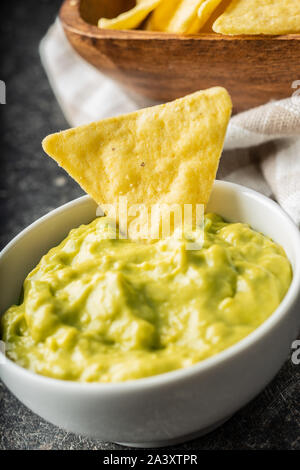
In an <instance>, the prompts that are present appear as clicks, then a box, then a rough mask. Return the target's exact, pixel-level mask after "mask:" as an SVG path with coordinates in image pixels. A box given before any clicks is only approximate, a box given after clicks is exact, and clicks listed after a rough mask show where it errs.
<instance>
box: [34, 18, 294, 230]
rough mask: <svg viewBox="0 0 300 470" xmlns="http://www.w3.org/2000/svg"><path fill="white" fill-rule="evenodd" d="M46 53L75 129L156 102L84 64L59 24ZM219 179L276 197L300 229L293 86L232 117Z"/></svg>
mask: <svg viewBox="0 0 300 470" xmlns="http://www.w3.org/2000/svg"><path fill="white" fill-rule="evenodd" d="M40 55H41V60H42V63H43V65H44V68H45V70H46V73H47V75H48V78H49V81H50V84H51V86H52V88H53V91H54V93H55V95H56V98H57V100H58V102H59V104H60V106H61V108H62V111H63V113H64V115H65V117H66V119H67V121H68V122H69V123H70V126H78V125H80V124H85V123H88V122H91V121H96V120H99V119H103V118H106V117H110V116H116V115H118V114H123V113H128V112H131V111H134V110H136V109H138V108H141V107H144V106H148V105H149V104H151V103H149V100H147V101H146V100H145V101H144V103H143V102H141V101H139V104H137V103H136V102H135V101H134V100H133V99H132V98H131V97H130V96H128V95H127V94H126V92H125V91H123V90H122V89H121V88H120V87H119V86H118V85H117V84H116V83H115V82H113V81H112V80H110V79H109V78H107V77H105V76H104V75H102V74H101V73H100V72H98V71H97V70H96V69H94V68H93V67H92V66H90V65H89V64H88V63H86V62H85V61H83V60H82V59H81V58H80V57H79V56H78V55H77V54H76V52H75V51H74V50H73V49H72V47H71V46H70V44H69V43H68V41H67V39H66V37H65V35H64V32H63V29H62V27H61V25H60V23H59V20H57V21H56V22H55V23H54V25H53V26H51V28H50V29H49V31H48V32H47V34H46V36H45V37H44V38H43V40H42V42H41V44H40ZM299 79H300V77H299ZM291 85H292V84H291ZM299 86H300V82H299ZM293 91H294V93H293ZM245 93H247V90H245ZM153 104H154V103H153ZM218 178H219V179H224V180H227V181H233V182H236V183H240V184H243V185H245V186H248V187H251V188H253V189H256V190H257V191H260V192H262V193H264V194H266V195H267V196H270V197H273V198H275V199H276V200H277V201H278V202H279V204H280V205H281V206H282V207H283V208H284V209H285V210H286V212H287V213H288V214H289V215H290V216H291V217H292V218H293V220H294V221H295V223H296V224H298V225H300V96H299V93H298V94H297V92H296V93H295V90H293V88H292V87H291V97H290V98H288V99H285V100H281V101H274V102H270V103H267V104H265V105H264V106H260V107H258V108H254V109H251V110H249V111H246V112H244V113H240V114H237V115H235V116H233V117H232V119H231V121H230V124H229V127H228V132H227V137H226V141H225V148H224V153H223V156H222V159H221V164H220V168H219V171H218Z"/></svg>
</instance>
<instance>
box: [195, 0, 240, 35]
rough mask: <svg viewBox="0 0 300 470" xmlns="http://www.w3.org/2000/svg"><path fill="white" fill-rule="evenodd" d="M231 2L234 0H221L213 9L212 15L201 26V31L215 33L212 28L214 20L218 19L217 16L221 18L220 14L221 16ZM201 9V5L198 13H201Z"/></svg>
mask: <svg viewBox="0 0 300 470" xmlns="http://www.w3.org/2000/svg"><path fill="white" fill-rule="evenodd" d="M231 2H232V0H221V2H220V3H219V5H218V6H217V7H216V8H215V9H214V10H213V12H212V13H211V15H210V16H209V18H208V19H207V21H206V22H205V23H204V25H203V26H202V27H201V31H200V33H209V34H211V33H214V31H213V29H212V27H213V24H214V22H215V21H216V19H217V18H219V16H221V15H222V14H223V13H224V11H225V10H226V8H227V7H228V6H229V5H230V3H231ZM200 10H201V7H200V8H199V11H198V15H199V12H200Z"/></svg>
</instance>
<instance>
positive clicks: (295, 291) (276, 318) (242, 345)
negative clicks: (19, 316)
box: [0, 180, 300, 393]
mask: <svg viewBox="0 0 300 470" xmlns="http://www.w3.org/2000/svg"><path fill="white" fill-rule="evenodd" d="M214 185H216V186H220V187H222V186H223V187H225V188H226V187H227V188H231V189H233V190H234V191H235V192H236V193H237V194H238V193H241V192H243V193H244V194H246V195H249V196H250V197H252V198H253V199H254V200H256V201H257V202H258V203H259V202H261V203H263V204H264V205H265V206H267V207H268V209H270V210H272V209H273V210H275V211H277V213H278V216H279V217H281V218H282V219H283V221H284V222H285V226H286V230H287V231H289V238H291V239H292V245H293V247H294V248H295V250H296V258H297V260H296V262H295V266H294V269H293V278H292V282H291V284H290V287H289V289H288V291H287V293H286V295H285V297H284V298H283V300H282V301H281V303H280V304H279V306H278V307H277V308H276V310H275V311H274V312H273V313H272V314H271V315H270V316H269V317H268V318H267V319H266V320H265V321H264V322H263V323H262V324H261V325H259V326H258V327H257V328H256V329H255V330H253V331H252V332H251V333H250V334H249V335H247V336H246V337H245V338H243V339H242V340H240V341H238V342H237V343H235V344H233V345H232V346H230V347H228V348H226V349H224V350H223V351H221V352H219V353H217V354H215V355H213V356H211V357H208V358H207V359H203V360H202V361H199V362H198V363H196V364H193V365H191V366H189V367H186V368H182V369H176V370H173V371H170V372H165V373H162V374H157V375H153V376H149V377H144V378H139V379H132V380H128V381H124V382H107V383H106V382H78V381H73V380H63V379H56V378H52V377H48V376H44V375H40V374H37V373H35V372H33V371H31V370H29V369H25V368H23V367H22V366H20V365H18V364H17V363H15V362H14V361H12V360H11V359H9V358H8V357H7V356H6V355H5V354H4V353H2V352H1V351H0V357H1V356H4V361H3V364H0V377H1V375H2V374H1V367H7V366H8V367H10V368H12V370H13V371H14V372H15V373H17V374H20V375H21V376H23V377H24V378H25V379H26V378H27V379H28V380H33V381H37V382H40V381H42V383H43V384H45V385H48V386H49V387H56V386H58V387H62V388H65V389H69V390H72V391H76V392H79V391H84V392H91V393H93V392H97V393H99V392H107V391H109V392H112V393H113V392H121V391H130V390H133V389H134V390H135V391H140V390H143V389H145V388H147V389H149V388H154V387H157V386H166V385H171V384H173V383H174V382H178V381H183V380H186V379H189V378H190V377H192V376H194V375H197V374H201V373H204V372H206V371H207V370H208V369H212V368H214V367H219V366H222V364H223V363H225V362H227V361H228V360H230V359H231V358H232V357H233V356H236V355H238V354H241V353H244V352H245V351H246V350H247V349H248V348H249V347H251V346H254V345H255V344H256V343H258V342H259V341H260V340H261V339H262V337H263V336H264V335H265V334H267V333H268V332H269V331H270V330H272V329H273V327H275V326H276V325H277V324H278V323H279V322H280V321H281V319H282V318H283V317H284V316H285V315H286V314H287V312H288V311H289V310H290V309H291V308H292V307H293V305H294V304H295V303H296V301H297V300H298V299H299V298H300V231H299V229H298V227H297V226H296V225H295V223H294V222H293V220H292V219H291V217H290V216H289V215H288V214H287V213H286V212H285V211H284V210H283V209H282V208H281V207H280V206H279V205H278V204H277V203H276V202H275V201H273V200H272V199H270V198H268V197H266V196H265V195H263V194H261V193H258V192H257V191H255V190H253V189H250V188H247V187H245V186H242V185H240V184H236V183H232V182H228V181H221V180H215V182H214ZM88 200H90V201H93V200H92V198H91V197H90V196H89V195H84V196H80V197H78V198H76V199H73V200H71V201H69V202H67V203H66V204H63V205H62V206H59V207H58V208H56V209H53V210H52V211H50V212H48V213H47V214H45V215H44V216H42V217H40V218H39V219H37V220H36V221H35V222H33V223H32V224H30V225H29V226H28V227H26V228H25V229H24V230H22V231H21V232H20V233H19V234H18V235H17V236H16V237H14V238H13V239H12V240H11V241H10V242H9V243H8V244H7V245H6V246H5V247H4V248H3V250H2V251H1V252H0V263H1V260H2V258H3V257H4V256H5V255H6V253H7V252H8V251H10V250H11V249H12V248H13V247H14V245H15V244H16V243H18V241H19V239H20V238H22V237H23V236H24V235H26V234H27V233H28V232H30V231H31V230H34V229H35V228H36V227H37V226H38V225H40V224H42V223H44V222H45V220H47V219H51V218H53V217H55V216H56V215H58V214H60V213H61V212H64V211H66V210H68V209H70V208H73V207H76V206H77V205H81V204H83V203H84V202H85V201H88ZM95 204H96V203H95ZM0 316H1V313H0Z"/></svg>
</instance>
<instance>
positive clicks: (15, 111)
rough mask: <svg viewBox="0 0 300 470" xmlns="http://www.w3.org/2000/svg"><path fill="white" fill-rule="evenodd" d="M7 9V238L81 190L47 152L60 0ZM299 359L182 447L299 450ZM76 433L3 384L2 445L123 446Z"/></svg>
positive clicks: (58, 117)
mask: <svg viewBox="0 0 300 470" xmlns="http://www.w3.org/2000/svg"><path fill="white" fill-rule="evenodd" d="M6 3H8V4H9V5H8V6H6V8H7V10H6V11H5V12H3V10H2V15H1V29H2V30H1V41H0V48H1V51H0V60H1V68H0V71H1V72H0V79H2V80H4V81H5V82H6V85H7V104H6V105H1V118H2V121H1V169H0V178H1V184H0V206H1V207H0V217H1V223H0V227H1V234H0V244H1V247H3V246H4V245H5V244H6V243H7V242H8V241H9V240H10V239H11V238H12V237H13V236H15V235H16V234H17V233H18V232H19V231H20V230H21V229H23V228H24V227H26V226H27V225H28V224H30V223H31V222H33V221H34V220H35V219H37V218H38V217H40V216H42V215H43V214H46V213H47V212H48V211H49V210H50V209H52V208H55V207H57V206H60V205H61V204H63V203H65V202H67V201H69V200H71V199H74V198H75V197H78V196H80V195H81V194H82V191H81V189H80V188H79V187H78V185H77V184H76V183H75V182H74V181H72V180H71V179H70V178H69V177H68V176H67V175H66V174H65V173H64V171H63V170H61V169H59V168H58V166H57V165H56V164H55V163H54V162H53V161H51V160H50V158H46V157H45V156H44V154H43V152H42V149H41V140H42V138H43V137H44V136H45V135H47V134H49V133H50V132H53V131H57V130H59V129H64V128H66V127H68V126H67V123H66V121H65V119H64V118H63V116H62V113H61V111H60V109H59V106H58V104H57V102H56V100H55V98H54V96H53V93H52V91H51V89H50V86H49V84H48V81H47V78H46V76H45V73H44V71H43V69H42V67H41V63H40V59H39V55H38V44H39V41H40V39H41V38H42V36H43V35H44V34H45V32H46V30H47V27H48V26H49V25H50V24H51V22H52V21H53V20H54V18H55V15H56V12H57V10H58V8H59V5H60V3H61V2H60V1H59V0H26V2H25V1H14V0H12V1H10V2H6ZM299 378H300V366H295V365H293V364H292V362H291V360H290V359H288V360H287V362H286V363H285V365H284V367H283V368H282V369H281V371H280V372H279V374H278V375H277V377H276V378H275V379H274V380H273V382H272V383H271V384H270V385H269V387H268V388H267V389H266V390H265V391H264V392H263V393H262V394H260V395H259V396H258V397H257V398H256V399H255V400H253V401H252V402H251V403H250V404H249V405H247V406H246V407H245V408H244V409H242V410H241V411H239V412H238V413H237V414H236V415H235V416H234V417H233V418H231V419H230V420H229V421H228V422H227V423H226V424H225V425H223V426H222V427H221V428H219V429H218V430H216V431H214V432H213V433H211V434H209V435H207V436H204V437H202V438H199V439H196V440H194V441H191V442H188V443H186V444H185V445H181V446H176V447H174V448H176V449H179V448H180V449H186V450H189V449H197V450H200V449H300V437H299V429H300V410H299V401H300V390H299ZM120 448H121V447H120V446H118V445H115V444H110V443H104V442H99V441H94V440H91V439H87V438H85V437H81V436H75V435H73V434H70V433H67V432H65V431H62V430H60V429H57V428H56V427H54V426H52V425H50V424H48V423H47V422H45V421H44V420H42V419H41V418H39V417H38V416H36V415H34V414H33V413H32V412H30V411H29V410H28V409H26V408H25V407H24V406H23V405H21V404H20V403H19V401H18V400H17V399H16V398H14V397H13V396H12V395H11V394H10V392H9V391H8V390H7V389H6V388H5V386H4V385H3V384H1V383H0V449H2V450H3V449H120Z"/></svg>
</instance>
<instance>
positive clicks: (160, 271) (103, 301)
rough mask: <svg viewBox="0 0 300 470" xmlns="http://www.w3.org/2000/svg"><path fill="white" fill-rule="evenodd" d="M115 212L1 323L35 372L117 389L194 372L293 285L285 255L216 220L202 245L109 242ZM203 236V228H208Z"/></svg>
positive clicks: (208, 219)
mask: <svg viewBox="0 0 300 470" xmlns="http://www.w3.org/2000/svg"><path fill="white" fill-rule="evenodd" d="M113 230H114V228H113V225H112V223H111V221H110V220H109V219H107V218H106V217H101V218H97V219H95V220H94V221H93V222H92V223H90V224H89V225H82V226H80V227H79V228H77V229H74V230H72V231H71V232H70V234H69V235H68V237H67V238H66V239H65V240H64V241H63V242H62V243H61V244H60V245H59V246H57V247H56V248H53V249H51V250H50V251H49V253H48V254H46V255H45V256H43V257H42V259H41V261H40V263H39V264H38V266H37V267H36V268H35V269H34V270H33V271H32V272H31V273H30V274H29V275H28V276H27V278H26V280H25V282H24V298H23V300H22V303H21V304H20V305H18V306H16V305H14V306H12V307H10V308H9V309H8V310H7V311H6V313H5V314H4V315H3V317H2V325H1V327H2V337H3V340H4V341H5V342H6V346H7V355H8V357H9V358H10V359H12V360H13V361H15V362H17V363H18V364H19V365H21V366H23V367H25V368H27V369H30V370H31V371H34V372H36V373H38V374H42V375H45V376H49V377H54V378H58V379H64V380H75V381H80V382H120V381H126V380H132V379H138V378H141V377H148V376H152V375H156V374H161V373H164V372H168V371H172V370H175V369H180V368H184V367H188V366H190V365H192V364H195V363H197V362H199V361H201V360H203V359H205V358H208V357H210V356H213V355H214V354H217V353H218V352H220V351H222V350H224V349H225V348H228V347H229V346H231V345H233V344H234V343H236V342H237V341H240V340H241V339H242V338H244V337H245V336H247V335H248V334H249V333H251V332H252V331H253V330H254V329H255V328H257V327H258V326H259V325H260V324H261V323H262V322H264V321H265V320H266V319H267V318H268V317H269V316H270V315H271V314H272V312H274V310H275V309H276V307H277V306H278V305H279V303H280V302H281V300H282V299H283V297H284V296H285V294H286V292H287V290H288V287H289V285H290V283H291V278H292V271H291V266H290V263H289V261H288V259H287V257H286V255H285V253H284V251H283V249H282V248H281V247H280V246H278V245H277V244H275V243H274V242H273V241H272V240H270V239H269V238H267V237H266V236H264V235H262V234H261V233H258V232H255V231H254V230H252V229H251V228H250V227H249V226H248V225H246V224H242V223H226V222H225V221H224V220H223V219H222V218H221V217H220V216H218V215H215V214H207V215H206V216H205V220H204V244H203V247H202V248H201V249H198V250H186V243H187V242H186V239H184V238H183V239H180V240H178V239H176V238H174V236H173V237H172V236H171V237H169V238H167V239H163V240H158V241H157V240H156V241H135V242H133V241H130V240H125V239H123V240H122V239H111V232H112V231H113ZM202 234H203V232H202Z"/></svg>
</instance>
